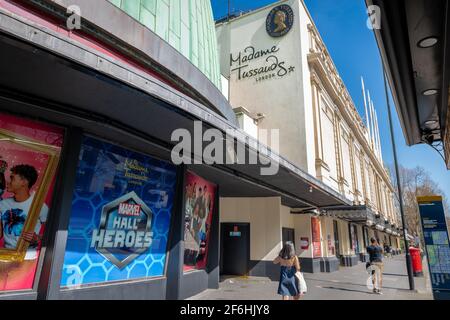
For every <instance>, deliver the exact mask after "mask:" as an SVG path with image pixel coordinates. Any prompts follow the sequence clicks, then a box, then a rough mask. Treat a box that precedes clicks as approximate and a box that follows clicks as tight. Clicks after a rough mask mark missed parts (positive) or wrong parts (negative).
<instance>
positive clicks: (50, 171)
mask: <svg viewBox="0 0 450 320" xmlns="http://www.w3.org/2000/svg"><path fill="white" fill-rule="evenodd" d="M4 141H7V142H10V143H13V144H17V145H19V146H22V147H26V148H27V149H29V150H30V151H33V152H36V153H41V154H43V155H46V156H48V161H47V164H46V166H45V168H44V170H43V172H42V173H41V176H42V178H41V180H40V184H39V185H38V186H37V188H36V192H35V195H34V198H33V202H32V203H31V207H30V211H29V213H28V215H27V218H26V221H25V224H24V227H23V230H22V234H23V233H24V232H34V229H35V227H36V223H37V220H38V218H39V215H40V212H41V209H42V206H43V205H44V202H45V198H46V196H47V193H48V191H49V189H50V185H51V183H52V181H53V177H54V176H55V173H56V170H57V167H58V163H59V158H60V152H61V148H60V147H58V146H53V145H49V144H45V143H42V142H40V141H36V140H33V139H31V138H29V137H25V136H21V135H19V134H16V133H14V132H10V131H8V130H5V129H2V128H0V142H4ZM38 181H39V179H38ZM29 245H30V243H29V242H27V241H25V240H24V239H23V238H22V236H21V237H20V238H19V241H18V242H17V247H16V248H15V249H7V248H0V262H22V261H23V260H24V258H25V255H26V252H27V250H28V247H29Z"/></svg>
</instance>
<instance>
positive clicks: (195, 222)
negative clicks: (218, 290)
mask: <svg viewBox="0 0 450 320" xmlns="http://www.w3.org/2000/svg"><path fill="white" fill-rule="evenodd" d="M184 190H185V192H186V196H185V199H186V203H185V207H184V210H185V228H184V268H183V270H184V271H185V272H186V271H190V270H196V269H204V268H206V262H207V261H208V260H207V259H208V247H209V238H210V229H211V222H212V216H213V212H214V205H215V203H214V200H215V197H216V190H217V186H216V185H215V184H212V183H211V182H208V181H206V180H204V179H202V178H201V177H199V176H196V175H194V174H192V173H190V172H187V173H186V183H185V186H184Z"/></svg>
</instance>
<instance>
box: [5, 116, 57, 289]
mask: <svg viewBox="0 0 450 320" xmlns="http://www.w3.org/2000/svg"><path fill="white" fill-rule="evenodd" d="M63 134H64V131H63V129H61V128H58V127H53V126H49V125H46V124H42V123H38V122H34V121H29V120H26V119H22V118H18V117H14V116H11V115H5V114H0V222H1V223H0V291H11V290H23V289H31V288H32V286H33V282H34V277H35V273H36V268H37V262H38V258H39V253H40V247H41V240H42V237H43V235H44V230H45V224H46V222H47V216H48V211H49V206H50V203H51V198H52V191H53V183H54V180H55V174H56V170H57V167H58V163H59V158H60V152H61V146H62V142H63Z"/></svg>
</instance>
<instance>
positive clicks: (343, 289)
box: [322, 287, 373, 294]
mask: <svg viewBox="0 0 450 320" xmlns="http://www.w3.org/2000/svg"><path fill="white" fill-rule="evenodd" d="M322 288H323V289H333V290H341V291H352V292H359V293H364V294H373V293H372V292H370V291H362V290H355V289H347V288H337V287H322Z"/></svg>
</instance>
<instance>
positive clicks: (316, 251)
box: [311, 217, 322, 258]
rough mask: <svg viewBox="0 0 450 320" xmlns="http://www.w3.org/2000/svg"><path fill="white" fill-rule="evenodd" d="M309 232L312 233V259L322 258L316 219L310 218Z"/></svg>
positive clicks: (317, 219)
mask: <svg viewBox="0 0 450 320" xmlns="http://www.w3.org/2000/svg"><path fill="white" fill-rule="evenodd" d="M311 231H312V245H313V257H314V258H319V257H321V256H322V249H321V245H320V244H321V243H320V242H321V241H320V220H319V218H316V217H311Z"/></svg>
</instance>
